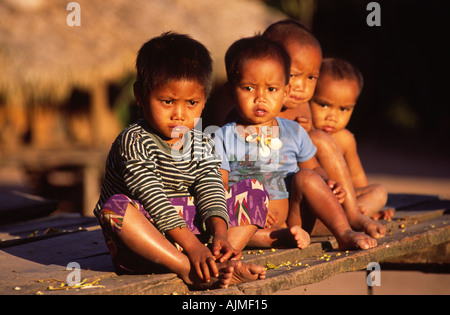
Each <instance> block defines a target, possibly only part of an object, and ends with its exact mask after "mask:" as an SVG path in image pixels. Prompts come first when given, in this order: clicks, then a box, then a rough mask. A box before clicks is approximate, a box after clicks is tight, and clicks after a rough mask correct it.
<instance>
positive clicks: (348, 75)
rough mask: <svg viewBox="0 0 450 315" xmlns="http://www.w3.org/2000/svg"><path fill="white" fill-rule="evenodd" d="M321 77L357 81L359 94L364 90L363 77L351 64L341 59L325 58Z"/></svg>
mask: <svg viewBox="0 0 450 315" xmlns="http://www.w3.org/2000/svg"><path fill="white" fill-rule="evenodd" d="M320 75H321V76H322V75H329V76H331V77H332V78H333V79H335V80H356V82H357V83H358V87H359V92H361V90H362V88H363V84H364V81H363V76H362V74H361V72H360V71H359V70H358V68H357V67H356V66H355V65H354V64H352V63H351V62H349V61H347V60H344V59H340V58H325V59H324V60H323V61H322V65H321V66H320Z"/></svg>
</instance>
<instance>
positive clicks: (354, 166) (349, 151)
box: [333, 129, 369, 188]
mask: <svg viewBox="0 0 450 315" xmlns="http://www.w3.org/2000/svg"><path fill="white" fill-rule="evenodd" d="M333 137H334V138H335V140H336V142H337V144H338V146H339V148H340V149H341V152H342V155H343V156H344V158H345V161H346V162H347V166H348V169H349V171H350V175H351V178H352V182H353V186H354V187H355V188H359V187H365V186H367V185H369V182H368V180H367V176H366V173H365V172H364V168H363V166H362V164H361V160H360V158H359V155H358V151H357V147H356V139H355V137H354V135H353V134H352V133H351V132H350V131H348V130H347V129H344V130H342V131H340V132H338V133H337V134H334V135H333Z"/></svg>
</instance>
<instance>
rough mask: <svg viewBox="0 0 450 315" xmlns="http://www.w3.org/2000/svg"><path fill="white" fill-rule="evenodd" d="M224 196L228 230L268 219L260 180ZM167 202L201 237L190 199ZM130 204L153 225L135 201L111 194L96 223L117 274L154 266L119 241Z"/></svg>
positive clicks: (243, 183)
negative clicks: (100, 229)
mask: <svg viewBox="0 0 450 315" xmlns="http://www.w3.org/2000/svg"><path fill="white" fill-rule="evenodd" d="M225 197H226V202H227V210H228V216H229V218H230V221H229V227H236V226H245V225H256V226H257V227H259V228H263V227H264V225H265V224H266V220H267V206H268V204H269V194H268V193H267V191H266V189H265V188H264V186H263V185H262V184H261V183H260V182H259V181H257V180H254V179H245V180H243V181H241V182H239V183H237V184H235V185H233V186H231V187H229V189H228V191H226V193H225ZM169 201H170V202H171V203H172V205H173V206H174V207H175V209H177V211H178V213H179V214H180V216H182V217H183V219H184V220H185V221H186V224H187V226H188V228H189V229H190V230H191V231H192V233H194V234H200V231H199V229H198V227H197V226H196V225H195V222H194V218H195V214H196V209H195V205H194V202H193V201H194V200H193V197H182V198H169ZM129 204H131V205H133V206H134V207H135V208H136V209H138V210H139V212H141V213H142V214H143V215H144V216H145V217H146V218H147V219H148V220H149V221H150V222H153V220H152V218H151V217H150V215H149V213H148V212H147V211H146V210H145V209H144V207H143V206H142V205H141V204H140V203H139V202H138V201H136V200H132V199H130V198H128V197H127V196H125V195H113V196H111V197H110V198H109V199H108V200H107V201H106V202H105V203H104V204H103V207H102V210H101V211H100V214H99V222H100V226H101V227H102V230H103V236H104V237H105V241H106V245H107V246H108V249H109V252H110V254H111V257H112V260H113V264H114V266H115V268H116V271H117V272H118V273H148V272H152V271H154V269H155V267H156V266H152V265H151V264H149V262H148V261H147V260H145V259H143V258H142V257H140V256H139V255H137V254H136V253H134V252H132V251H131V250H130V249H129V248H128V247H127V246H125V244H123V242H122V241H121V240H120V233H121V230H122V222H123V218H124V216H125V212H126V209H127V207H128V205H129ZM149 269H151V270H149Z"/></svg>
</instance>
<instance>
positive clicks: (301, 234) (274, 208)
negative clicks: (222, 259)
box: [248, 199, 310, 248]
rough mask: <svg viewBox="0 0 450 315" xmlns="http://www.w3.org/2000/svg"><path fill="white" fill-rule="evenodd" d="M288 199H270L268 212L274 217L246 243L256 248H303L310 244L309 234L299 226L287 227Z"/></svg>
mask: <svg viewBox="0 0 450 315" xmlns="http://www.w3.org/2000/svg"><path fill="white" fill-rule="evenodd" d="M288 211H289V199H279V200H271V201H270V203H269V212H270V213H271V215H272V216H273V218H274V219H275V222H273V223H272V225H271V226H270V227H266V228H264V229H259V230H258V231H257V232H256V233H255V234H254V235H253V237H252V238H251V239H250V241H249V243H248V245H249V246H252V247H258V248H271V247H275V248H290V247H294V248H295V247H298V248H305V247H307V246H308V245H309V244H310V237H309V234H308V233H307V232H306V231H305V230H303V229H302V228H301V227H300V226H292V227H287V225H286V219H287V216H288Z"/></svg>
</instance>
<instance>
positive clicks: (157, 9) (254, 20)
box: [0, 0, 280, 100]
mask: <svg viewBox="0 0 450 315" xmlns="http://www.w3.org/2000/svg"><path fill="white" fill-rule="evenodd" d="M69 2H70V1H69V0H4V1H2V2H1V3H0V20H1V24H0V67H1V69H2V70H1V72H0V93H2V94H3V96H4V97H6V98H7V99H10V98H11V97H14V95H16V94H17V92H20V93H22V94H23V95H25V96H27V97H32V98H38V99H40V98H44V99H47V98H49V99H52V100H60V99H61V98H64V97H65V96H67V95H68V93H70V91H71V89H72V88H73V87H74V86H77V87H82V88H90V87H91V86H92V85H93V84H94V83H96V82H97V81H111V80H115V79H117V78H120V77H121V76H123V75H124V74H126V73H127V72H131V71H133V70H134V61H135V57H136V52H137V50H138V49H139V47H140V45H142V43H143V42H144V41H146V40H147V39H149V38H151V37H153V36H156V35H159V34H161V33H162V32H163V31H168V30H174V31H178V32H183V33H188V34H191V35H192V36H193V37H194V38H196V39H198V40H200V41H201V42H203V43H204V44H205V45H206V46H207V47H208V48H209V49H210V50H211V51H212V53H213V55H214V59H215V61H216V62H217V67H216V69H217V73H218V76H221V75H223V72H222V69H221V68H220V66H221V61H222V59H223V54H224V52H225V50H226V48H227V47H228V46H229V44H230V43H231V42H232V41H234V40H236V39H237V38H239V37H241V36H248V35H251V34H253V33H255V32H258V31H262V30H263V29H264V28H265V27H266V26H267V25H268V24H270V23H271V22H273V21H274V20H276V19H279V18H280V15H279V14H276V13H274V12H273V11H270V10H269V9H267V7H265V6H264V5H263V3H262V2H260V1H255V0H227V1H223V0H188V1H186V0H134V1H128V0H112V1H108V2H104V1H100V0H97V1H95V0H78V1H77V2H78V3H79V5H80V8H81V15H80V17H81V26H79V27H78V26H72V27H71V26H69V25H68V24H67V23H66V17H67V15H68V14H70V13H71V11H69V10H67V9H66V6H67V4H68V3H69Z"/></svg>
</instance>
